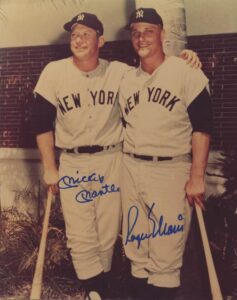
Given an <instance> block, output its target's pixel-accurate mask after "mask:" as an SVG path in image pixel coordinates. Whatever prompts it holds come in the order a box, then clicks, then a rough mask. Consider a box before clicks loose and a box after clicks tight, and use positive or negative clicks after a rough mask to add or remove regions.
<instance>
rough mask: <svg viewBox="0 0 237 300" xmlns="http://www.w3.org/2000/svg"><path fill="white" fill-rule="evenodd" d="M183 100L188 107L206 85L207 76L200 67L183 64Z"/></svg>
mask: <svg viewBox="0 0 237 300" xmlns="http://www.w3.org/2000/svg"><path fill="white" fill-rule="evenodd" d="M185 69H186V70H185V75H184V100H185V103H186V106H187V107H188V106H189V105H190V103H192V101H194V99H195V98H196V97H197V96H198V95H199V94H200V93H201V91H202V90H203V89H204V88H205V87H207V85H208V78H207V77H206V75H205V74H204V73H203V72H202V71H201V70H200V69H193V68H191V67H190V66H188V65H185Z"/></svg>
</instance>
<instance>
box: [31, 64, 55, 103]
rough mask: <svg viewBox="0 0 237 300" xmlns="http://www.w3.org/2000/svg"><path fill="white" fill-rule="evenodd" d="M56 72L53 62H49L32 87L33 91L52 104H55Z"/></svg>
mask: <svg viewBox="0 0 237 300" xmlns="http://www.w3.org/2000/svg"><path fill="white" fill-rule="evenodd" d="M57 76H58V72H57V70H56V65H55V63H53V62H51V63H49V64H48V65H46V67H45V68H44V70H43V71H42V73H41V75H40V77H39V80H38V82H37V84H36V87H35V89H34V93H37V94H39V95H41V96H42V97H43V98H44V99H46V100H47V101H49V102H50V103H51V104H53V105H54V106H56V105H57V98H56V88H57V86H56V82H57Z"/></svg>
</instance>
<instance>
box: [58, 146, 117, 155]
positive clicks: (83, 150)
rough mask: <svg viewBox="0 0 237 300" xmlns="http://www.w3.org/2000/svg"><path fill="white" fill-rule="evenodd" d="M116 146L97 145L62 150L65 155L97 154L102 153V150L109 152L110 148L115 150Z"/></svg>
mask: <svg viewBox="0 0 237 300" xmlns="http://www.w3.org/2000/svg"><path fill="white" fill-rule="evenodd" d="M116 146H117V145H110V146H99V145H93V146H80V147H75V148H71V149H63V151H64V152H66V153H75V154H78V153H90V154H91V153H97V152H102V151H104V150H109V149H112V148H115V147H116Z"/></svg>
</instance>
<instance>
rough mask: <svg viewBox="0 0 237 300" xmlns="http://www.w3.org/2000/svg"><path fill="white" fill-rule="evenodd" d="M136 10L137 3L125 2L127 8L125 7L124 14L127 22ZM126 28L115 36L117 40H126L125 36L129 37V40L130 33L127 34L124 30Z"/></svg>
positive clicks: (132, 1) (133, 1) (119, 30)
mask: <svg viewBox="0 0 237 300" xmlns="http://www.w3.org/2000/svg"><path fill="white" fill-rule="evenodd" d="M135 9H136V3H135V0H130V1H125V7H124V12H125V13H124V14H125V16H126V20H127V21H128V20H129V17H130V14H131V13H132V11H134V10H135ZM125 26H126V24H124V27H125ZM124 27H122V28H120V29H118V31H117V33H116V35H115V40H121V39H122V38H124V35H125V36H127V39H128V40H129V39H130V38H129V33H128V32H127V34H126V33H125V32H126V30H125V29H124Z"/></svg>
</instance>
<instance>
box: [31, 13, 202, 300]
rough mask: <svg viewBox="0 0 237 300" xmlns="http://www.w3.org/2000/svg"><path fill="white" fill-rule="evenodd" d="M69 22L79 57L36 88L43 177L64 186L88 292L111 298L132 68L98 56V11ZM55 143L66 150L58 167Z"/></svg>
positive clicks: (70, 232) (76, 260)
mask: <svg viewBox="0 0 237 300" xmlns="http://www.w3.org/2000/svg"><path fill="white" fill-rule="evenodd" d="M64 29H65V30H66V31H68V32H70V47H71V51H72V53H73V56H72V57H69V58H66V59H62V60H58V61H53V62H51V63H49V64H48V65H46V67H45V68H44V70H43V72H42V73H41V75H40V78H39V81H38V83H37V85H36V87H35V90H34V93H35V98H36V101H35V103H36V105H35V123H36V134H37V144H38V147H39V150H40V153H41V156H42V162H43V167H44V180H45V182H46V183H47V184H48V185H49V186H50V188H51V189H52V191H53V192H54V193H57V191H58V189H59V190H60V197H61V202H62V210H63V214H64V218H65V224H66V235H67V244H68V247H69V248H70V249H71V256H72V261H73V265H74V268H75V270H76V273H77V276H78V278H79V279H80V280H81V282H82V283H83V285H84V287H85V290H86V293H87V294H89V292H90V291H96V292H97V293H99V294H100V296H101V297H102V298H104V297H105V296H106V289H107V283H108V273H109V271H110V269H111V260H112V255H113V247H114V244H115V241H116V239H117V236H118V233H119V230H120V220H121V202H120V166H121V155H122V152H121V149H122V140H123V135H122V130H123V126H122V122H121V111H120V109H119V101H118V90H119V85H120V82H121V78H122V76H123V74H124V73H125V72H126V71H127V70H128V69H129V68H130V67H128V66H127V65H126V64H124V63H120V62H117V61H114V62H111V63H109V62H107V61H105V60H103V59H99V50H100V48H101V47H102V46H103V45H104V38H103V25H102V23H101V22H100V20H99V19H98V18H97V16H95V15H94V14H90V13H86V12H84V13H80V14H78V15H77V16H75V17H74V18H73V19H72V20H71V21H70V22H68V23H66V24H65V25H64ZM186 54H188V55H187V59H190V57H191V59H190V61H191V64H192V63H194V64H195V63H197V65H198V64H199V60H198V59H197V57H196V56H195V54H194V55H193V53H187V52H186ZM54 123H55V135H54ZM54 145H56V146H57V147H58V148H60V149H62V151H61V154H60V167H59V171H58V167H57V165H56V162H55V154H54Z"/></svg>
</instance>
